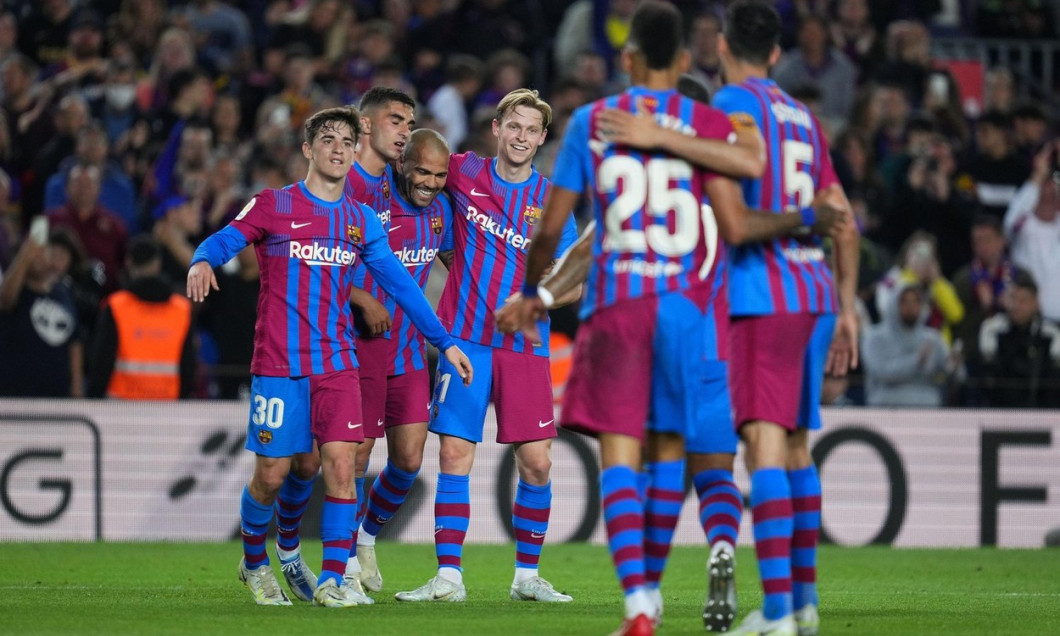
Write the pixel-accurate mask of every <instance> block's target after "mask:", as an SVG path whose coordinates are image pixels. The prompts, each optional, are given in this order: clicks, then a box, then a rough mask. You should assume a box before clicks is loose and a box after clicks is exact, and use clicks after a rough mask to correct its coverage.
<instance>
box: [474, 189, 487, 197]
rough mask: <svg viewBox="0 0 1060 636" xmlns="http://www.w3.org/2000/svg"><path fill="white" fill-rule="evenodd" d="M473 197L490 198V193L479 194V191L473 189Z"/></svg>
mask: <svg viewBox="0 0 1060 636" xmlns="http://www.w3.org/2000/svg"><path fill="white" fill-rule="evenodd" d="M471 196H473V197H488V196H489V193H488V192H479V191H478V190H476V189H474V188H471Z"/></svg>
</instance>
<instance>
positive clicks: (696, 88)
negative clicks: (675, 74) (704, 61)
mask: <svg viewBox="0 0 1060 636" xmlns="http://www.w3.org/2000/svg"><path fill="white" fill-rule="evenodd" d="M677 92H678V93H681V94H682V95H684V96H685V97H690V98H692V99H694V100H696V101H697V102H699V103H701V104H709V103H710V88H708V87H707V85H706V84H704V83H703V82H701V81H699V80H698V79H696V78H695V77H694V76H692V75H689V74H688V73H682V74H681V77H679V78H677Z"/></svg>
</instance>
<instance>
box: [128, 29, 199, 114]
mask: <svg viewBox="0 0 1060 636" xmlns="http://www.w3.org/2000/svg"><path fill="white" fill-rule="evenodd" d="M193 68H195V45H194V44H193V43H192V41H191V34H189V33H188V32H187V31H185V30H184V29H178V28H176V27H171V28H169V29H166V30H165V31H163V32H162V35H161V37H159V39H158V42H157V44H156V46H155V52H154V55H153V56H152V58H151V66H150V68H148V70H147V76H146V77H144V78H143V80H142V81H141V82H140V84H139V85H138V86H137V87H136V104H137V106H139V107H140V110H141V111H143V112H145V113H147V112H154V111H160V110H163V109H165V108H166V105H167V103H168V102H169V100H170V98H171V97H172V95H171V93H170V92H169V91H170V90H171V86H170V80H172V79H173V76H174V75H176V74H177V73H178V72H179V71H185V70H191V69H193Z"/></svg>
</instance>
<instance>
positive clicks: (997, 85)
mask: <svg viewBox="0 0 1060 636" xmlns="http://www.w3.org/2000/svg"><path fill="white" fill-rule="evenodd" d="M1015 101H1016V80H1015V78H1013V77H1012V70H1011V69H1009V68H1008V67H1005V66H995V67H994V68H992V69H990V70H988V71H987V72H986V73H985V74H984V75H983V106H982V110H983V111H984V112H985V111H991V110H997V111H1001V112H1002V113H1011V112H1012V109H1013V107H1014V106H1015V103H1014V102H1015Z"/></svg>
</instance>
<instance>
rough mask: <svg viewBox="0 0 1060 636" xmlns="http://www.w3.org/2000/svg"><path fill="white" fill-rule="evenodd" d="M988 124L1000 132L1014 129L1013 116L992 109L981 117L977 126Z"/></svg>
mask: <svg viewBox="0 0 1060 636" xmlns="http://www.w3.org/2000/svg"><path fill="white" fill-rule="evenodd" d="M981 124H986V125H987V126H993V127H994V128H997V129H1000V130H1011V129H1012V116H1011V115H1009V114H1008V113H1006V112H1003V111H1000V110H997V109H995V108H992V109H990V110H988V111H986V112H985V113H983V114H982V115H980V116H979V119H978V121H976V125H977V126H978V125H981Z"/></svg>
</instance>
